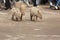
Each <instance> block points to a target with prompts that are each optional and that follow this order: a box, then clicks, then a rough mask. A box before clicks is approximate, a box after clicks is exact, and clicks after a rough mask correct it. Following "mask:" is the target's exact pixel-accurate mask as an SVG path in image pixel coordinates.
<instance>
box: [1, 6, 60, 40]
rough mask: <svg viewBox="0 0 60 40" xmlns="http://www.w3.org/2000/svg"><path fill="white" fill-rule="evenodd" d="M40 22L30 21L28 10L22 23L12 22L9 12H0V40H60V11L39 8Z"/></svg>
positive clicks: (46, 7)
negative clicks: (41, 17)
mask: <svg viewBox="0 0 60 40" xmlns="http://www.w3.org/2000/svg"><path fill="white" fill-rule="evenodd" d="M40 11H41V14H42V16H43V19H42V20H38V21H35V22H34V21H30V15H29V10H28V12H27V13H26V14H25V16H24V17H23V21H18V22H17V21H12V20H11V14H9V11H8V10H7V11H5V10H3V11H0V40H60V10H51V9H50V8H49V7H48V6H43V5H42V6H40Z"/></svg>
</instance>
